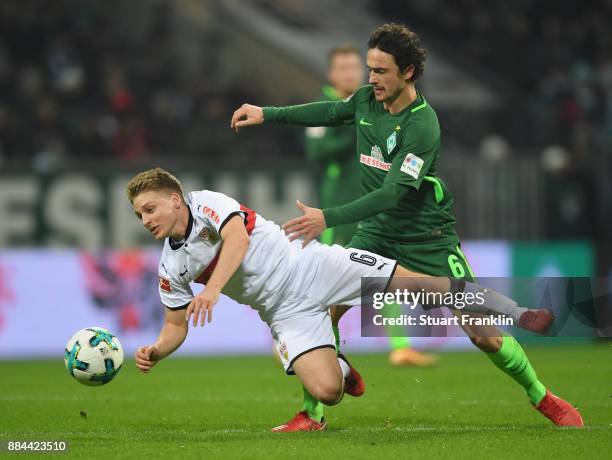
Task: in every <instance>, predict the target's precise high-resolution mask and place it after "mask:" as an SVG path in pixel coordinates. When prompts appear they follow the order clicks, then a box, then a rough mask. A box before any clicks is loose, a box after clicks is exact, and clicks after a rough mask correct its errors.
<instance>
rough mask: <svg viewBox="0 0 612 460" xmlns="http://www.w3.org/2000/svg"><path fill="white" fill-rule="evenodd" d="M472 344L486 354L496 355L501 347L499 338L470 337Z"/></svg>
mask: <svg viewBox="0 0 612 460" xmlns="http://www.w3.org/2000/svg"><path fill="white" fill-rule="evenodd" d="M470 340H471V341H472V343H473V344H474V345H475V346H476V347H478V348H480V349H481V350H482V351H484V352H486V353H496V352H498V351H499V349H500V348H501V345H502V339H501V337H480V336H474V337H470Z"/></svg>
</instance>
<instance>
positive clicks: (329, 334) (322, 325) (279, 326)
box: [270, 309, 336, 375]
mask: <svg viewBox="0 0 612 460" xmlns="http://www.w3.org/2000/svg"><path fill="white" fill-rule="evenodd" d="M270 329H271V330H272V338H273V339H274V344H275V345H276V351H277V352H278V356H279V357H280V360H281V363H282V364H283V367H284V368H285V372H286V373H287V374H289V375H292V374H294V373H295V372H294V371H293V367H292V366H293V363H294V361H295V360H296V359H298V358H299V357H300V356H302V355H303V354H304V353H308V352H309V351H312V350H316V349H317V348H332V349H335V348H336V345H335V339H334V333H333V331H332V324H331V318H330V316H329V311H328V310H327V309H325V310H321V309H317V310H316V311H312V312H311V313H307V312H304V313H298V314H296V315H294V316H291V317H289V318H285V319H282V320H279V321H276V322H274V323H272V324H271V325H270Z"/></svg>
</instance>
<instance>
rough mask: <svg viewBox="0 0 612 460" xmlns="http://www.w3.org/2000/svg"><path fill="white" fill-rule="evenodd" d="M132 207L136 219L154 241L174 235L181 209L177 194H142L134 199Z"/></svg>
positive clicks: (160, 191) (154, 192)
mask: <svg viewBox="0 0 612 460" xmlns="http://www.w3.org/2000/svg"><path fill="white" fill-rule="evenodd" d="M133 207H134V213H135V214H136V217H138V218H139V219H140V220H141V221H142V225H144V227H145V228H146V229H147V230H148V231H150V232H151V234H152V235H153V236H154V237H155V239H156V240H162V239H164V238H167V237H168V236H173V235H174V231H175V228H176V227H177V222H178V220H179V216H180V214H179V210H180V208H181V199H180V197H179V194H178V193H174V192H172V193H171V192H168V191H164V190H159V191H156V190H149V191H146V192H142V193H141V194H139V195H138V196H136V198H134V203H133ZM177 236H178V235H177Z"/></svg>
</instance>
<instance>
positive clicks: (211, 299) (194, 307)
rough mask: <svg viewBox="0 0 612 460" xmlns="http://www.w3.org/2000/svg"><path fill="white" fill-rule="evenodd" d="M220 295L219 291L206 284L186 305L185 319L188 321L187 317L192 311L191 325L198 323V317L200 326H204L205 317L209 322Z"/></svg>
mask: <svg viewBox="0 0 612 460" xmlns="http://www.w3.org/2000/svg"><path fill="white" fill-rule="evenodd" d="M220 295H221V292H220V291H218V290H216V289H212V288H209V287H208V286H207V287H206V288H204V290H203V291H202V292H200V293H199V294H198V295H197V296H195V297H194V298H193V300H192V301H191V303H190V304H189V306H188V307H187V312H186V313H185V321H187V322H189V317H190V316H191V314H192V313H193V327H196V326H197V325H198V318H200V326H204V323H205V322H206V320H207V318H208V322H209V323H210V322H211V321H212V311H213V307H214V306H215V304H216V303H217V301H218V300H219V296H220Z"/></svg>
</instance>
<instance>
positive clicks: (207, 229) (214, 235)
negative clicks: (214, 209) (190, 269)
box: [198, 220, 219, 246]
mask: <svg viewBox="0 0 612 460" xmlns="http://www.w3.org/2000/svg"><path fill="white" fill-rule="evenodd" d="M198 238H200V239H202V240H204V243H206V244H208V245H210V246H212V245H214V244H215V243H217V241H219V233H218V232H217V229H216V228H215V227H214V226H213V224H211V223H210V222H209V221H208V220H204V226H203V227H202V230H200V233H198Z"/></svg>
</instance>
